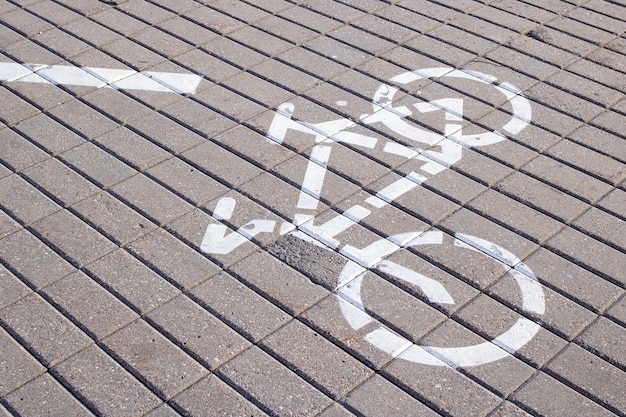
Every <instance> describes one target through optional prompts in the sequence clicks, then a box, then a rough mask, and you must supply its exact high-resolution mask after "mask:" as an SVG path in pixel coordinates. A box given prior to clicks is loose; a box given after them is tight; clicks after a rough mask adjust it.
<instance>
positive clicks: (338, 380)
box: [262, 320, 373, 399]
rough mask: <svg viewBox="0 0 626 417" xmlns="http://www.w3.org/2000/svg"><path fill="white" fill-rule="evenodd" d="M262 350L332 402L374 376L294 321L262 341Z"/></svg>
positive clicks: (370, 371)
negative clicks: (268, 352) (267, 351)
mask: <svg viewBox="0 0 626 417" xmlns="http://www.w3.org/2000/svg"><path fill="white" fill-rule="evenodd" d="M262 346H263V347H264V348H266V349H269V351H271V352H272V354H273V355H274V356H275V357H279V358H280V360H281V361H283V362H285V363H286V364H287V366H288V367H290V368H291V369H292V370H293V371H294V372H296V373H298V374H299V375H300V376H302V377H304V378H305V379H307V380H308V381H309V382H310V383H311V384H313V385H314V386H317V387H318V388H319V389H320V390H322V391H323V392H325V393H327V395H330V396H331V397H332V398H334V399H339V398H342V397H343V396H344V395H345V394H347V393H348V391H350V390H351V389H352V388H354V387H355V386H356V385H358V384H359V383H360V382H361V381H363V380H365V379H366V378H367V377H369V376H370V375H372V373H373V371H372V370H371V369H369V368H367V367H366V366H365V365H363V364H362V363H359V362H358V361H357V360H356V359H355V358H354V357H352V356H350V355H349V354H348V353H346V352H344V351H343V350H341V349H340V348H339V347H337V346H335V345H333V344H332V343H330V342H329V341H328V340H326V339H324V338H323V337H322V336H320V335H319V334H318V333H315V332H314V331H312V330H311V329H310V328H308V327H306V326H305V325H304V324H302V323H301V322H299V321H297V320H292V321H290V322H289V323H288V324H287V325H285V326H284V327H282V328H281V329H280V330H278V331H277V332H275V333H273V334H272V335H271V336H270V337H268V338H266V339H264V340H263V341H262Z"/></svg>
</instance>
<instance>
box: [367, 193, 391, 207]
mask: <svg viewBox="0 0 626 417" xmlns="http://www.w3.org/2000/svg"><path fill="white" fill-rule="evenodd" d="M365 202H366V203H367V204H369V205H371V206H374V207H376V208H383V207H385V206H386V205H387V204H388V203H387V202H386V201H385V200H382V199H380V198H378V197H376V196H370V197H368V198H366V199H365Z"/></svg>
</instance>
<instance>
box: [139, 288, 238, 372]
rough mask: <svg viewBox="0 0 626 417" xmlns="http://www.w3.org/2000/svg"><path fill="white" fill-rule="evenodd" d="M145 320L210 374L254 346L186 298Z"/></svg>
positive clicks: (171, 302)
mask: <svg viewBox="0 0 626 417" xmlns="http://www.w3.org/2000/svg"><path fill="white" fill-rule="evenodd" d="M145 318H146V319H147V320H148V321H149V322H150V323H151V324H153V325H154V326H155V327H156V328H157V329H158V330H159V331H160V332H162V333H163V334H165V335H167V336H168V337H169V338H170V339H172V340H173V341H174V342H175V343H176V344H177V345H178V347H180V348H181V349H183V350H184V351H185V352H187V353H188V354H189V355H191V356H192V357H193V358H194V359H195V360H197V361H199V362H200V363H201V364H202V365H203V366H205V367H207V368H208V369H210V370H215V369H216V368H217V367H219V366H220V365H222V364H223V363H224V362H227V361H228V360H230V359H231V358H233V357H234V356H236V355H237V354H239V353H240V352H241V351H243V350H244V349H246V348H247V347H249V346H250V343H249V342H248V341H247V340H245V339H244V338H243V337H241V336H240V335H239V334H237V333H236V332H235V331H233V330H232V329H230V328H229V327H228V326H226V325H225V324H224V323H222V322H221V321H220V320H218V319H216V318H215V316H213V315H212V314H211V313H209V312H208V311H207V310H205V309H204V308H202V307H201V306H200V305H198V304H197V303H195V302H194V301H192V300H191V299H189V298H188V297H186V296H184V295H180V296H178V297H176V298H174V299H173V300H170V301H169V302H167V303H166V304H164V305H162V306H160V307H158V308H157V309H155V310H152V311H151V312H150V313H148V315H146V316H145Z"/></svg>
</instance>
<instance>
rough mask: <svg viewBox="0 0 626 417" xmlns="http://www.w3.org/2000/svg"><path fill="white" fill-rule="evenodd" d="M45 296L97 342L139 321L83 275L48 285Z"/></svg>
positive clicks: (44, 291)
mask: <svg viewBox="0 0 626 417" xmlns="http://www.w3.org/2000/svg"><path fill="white" fill-rule="evenodd" d="M42 293H43V294H44V295H45V296H46V298H47V299H48V300H50V301H51V302H52V303H53V304H54V306H55V307H56V308H58V309H59V310H60V311H62V312H63V314H65V315H66V316H68V317H70V318H71V319H72V320H73V321H74V323H76V324H77V325H78V326H79V327H80V328H81V329H82V330H83V331H85V332H86V333H87V334H89V335H91V337H93V338H94V339H96V340H99V339H102V338H103V337H105V336H107V335H109V334H111V333H112V332H114V331H116V330H118V329H119V328H121V327H123V326H125V325H127V324H129V323H130V322H131V321H133V320H135V319H136V318H137V314H136V313H134V312H133V311H132V310H131V309H130V308H128V307H127V306H125V305H124V303H123V302H122V301H120V300H119V299H118V298H116V297H115V296H114V295H112V294H111V293H110V292H108V291H107V290H106V289H105V288H104V287H102V286H101V285H100V284H98V283H97V282H95V281H94V280H92V279H91V278H89V277H88V276H87V275H85V274H84V273H83V272H76V273H73V274H70V275H68V276H67V277H65V278H63V279H61V280H59V281H56V282H54V283H53V284H52V285H48V286H47V287H46V288H44V289H43V290H42Z"/></svg>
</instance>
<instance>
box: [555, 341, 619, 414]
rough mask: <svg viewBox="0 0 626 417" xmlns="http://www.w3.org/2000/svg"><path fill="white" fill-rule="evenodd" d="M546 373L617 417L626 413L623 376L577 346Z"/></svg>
mask: <svg viewBox="0 0 626 417" xmlns="http://www.w3.org/2000/svg"><path fill="white" fill-rule="evenodd" d="M547 371H548V372H550V373H551V374H553V375H555V376H556V377H558V378H559V379H561V380H565V381H567V382H568V384H571V385H573V386H574V387H576V388H578V389H579V390H582V391H583V392H584V393H586V394H587V395H589V396H590V397H591V398H595V399H597V400H599V401H600V402H601V403H604V404H606V406H607V407H608V408H609V409H611V410H613V411H614V412H615V413H616V414H623V413H624V411H625V410H626V399H625V398H624V396H623V395H622V391H623V390H622V387H623V386H624V383H625V382H624V380H625V379H626V376H625V375H624V372H623V371H622V370H620V369H618V368H616V367H614V366H613V365H610V364H609V363H608V362H605V361H603V360H602V359H600V358H598V357H597V356H595V355H594V354H592V353H590V352H588V351H586V350H584V349H583V348H581V347H579V346H577V345H574V344H570V345H569V346H568V347H567V349H565V350H564V351H563V352H562V353H561V354H560V355H559V356H557V357H556V358H555V359H554V360H553V361H552V362H550V364H549V365H548V367H547ZM606 381H611V383H610V384H607V383H606Z"/></svg>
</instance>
